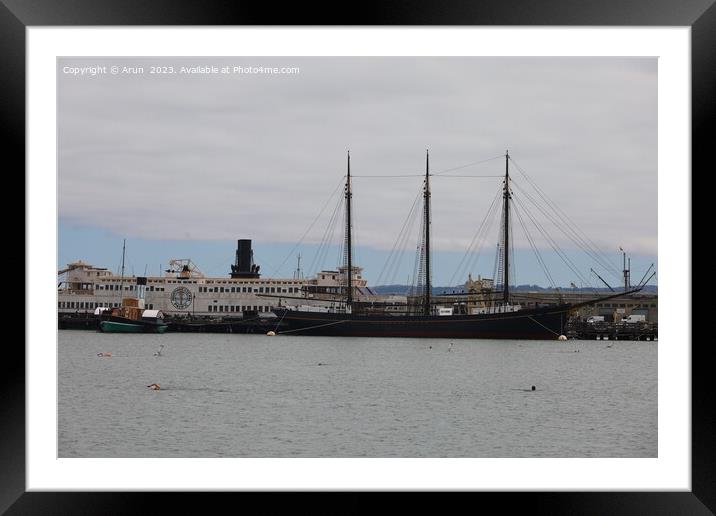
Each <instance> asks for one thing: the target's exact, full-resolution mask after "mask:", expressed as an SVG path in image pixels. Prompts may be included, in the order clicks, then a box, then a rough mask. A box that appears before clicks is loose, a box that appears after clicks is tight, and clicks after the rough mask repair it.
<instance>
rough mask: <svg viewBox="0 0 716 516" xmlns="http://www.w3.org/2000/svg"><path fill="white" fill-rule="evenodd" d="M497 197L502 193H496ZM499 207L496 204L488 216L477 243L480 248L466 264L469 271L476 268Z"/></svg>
mask: <svg viewBox="0 0 716 516" xmlns="http://www.w3.org/2000/svg"><path fill="white" fill-rule="evenodd" d="M500 190H501V189H500ZM497 195H498V199H499V198H501V197H502V192H501V191H498V194H497ZM499 206H500V205H499V203H496V204H495V207H494V209H493V210H492V214H491V215H490V217H489V219H488V222H487V226H485V229H484V230H483V234H482V237H481V239H480V241H479V242H478V244H479V245H480V246H481V247H480V248H479V250H478V252H477V253H476V254H475V256H474V257H473V259H472V260H470V262H469V263H468V264H467V268H468V269H469V270H474V269H476V268H477V263H478V260H479V259H480V256H481V255H482V249H483V248H484V246H485V242H486V241H487V237H488V235H489V234H490V232H491V231H492V227H493V225H494V223H495V220H496V217H495V213H496V212H497V210H498V209H499ZM463 274H464V273H463Z"/></svg>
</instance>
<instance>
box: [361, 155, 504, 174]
mask: <svg viewBox="0 0 716 516" xmlns="http://www.w3.org/2000/svg"><path fill="white" fill-rule="evenodd" d="M504 157H505V155H504V154H501V155H499V156H494V157H492V158H488V159H483V160H480V161H474V162H472V163H467V164H465V165H460V166H458V167H453V168H448V169H445V170H441V171H440V172H433V173H431V174H430V176H437V175H440V174H444V173H446V172H452V171H453V170H460V169H462V168H467V167H472V166H474V165H479V164H481V163H487V162H488V161H493V160H496V159H500V158H504ZM351 177H377V178H383V177H425V174H424V173H422V174H392V175H387V176H383V175H378V174H375V175H372V174H358V175H353V174H351ZM451 177H459V176H451ZM464 177H504V176H464Z"/></svg>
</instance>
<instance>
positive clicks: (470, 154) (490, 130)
mask: <svg viewBox="0 0 716 516" xmlns="http://www.w3.org/2000/svg"><path fill="white" fill-rule="evenodd" d="M127 63H130V64H142V65H144V66H145V69H148V68H149V66H151V65H152V64H155V65H156V64H161V65H169V66H174V67H175V68H178V67H179V66H181V65H196V64H202V65H208V64H216V65H217V66H221V65H224V64H231V65H239V66H247V65H258V64H259V63H260V64H262V65H271V66H279V67H280V66H298V67H300V74H298V75H279V76H276V75H229V76H215V75H200V76H186V75H177V74H174V75H159V76H157V75H151V74H148V73H145V74H142V75H120V76H111V75H105V76H93V77H75V76H69V75H66V74H63V73H61V72H60V71H61V70H62V67H63V66H66V65H73V66H74V65H79V66H82V65H87V64H103V65H107V66H110V65H112V64H120V65H122V64H127ZM58 74H59V82H58V85H59V87H58V128H59V166H58V174H59V176H58V178H59V181H58V184H59V215H60V216H61V217H62V218H63V219H64V220H67V221H69V222H70V223H73V224H78V225H88V226H94V227H98V228H100V229H107V230H110V231H113V232H116V233H118V234H122V235H126V236H129V237H138V238H144V239H160V240H161V239H179V240H181V239H192V240H202V239H206V240H222V239H223V240H233V239H235V238H236V237H237V235H252V236H253V237H254V238H261V239H262V240H264V241H272V242H283V243H294V242H297V241H298V239H299V238H300V237H301V235H303V234H304V232H305V231H306V228H308V226H309V225H310V224H311V222H312V221H313V220H314V218H315V217H316V215H317V214H318V212H319V210H320V209H321V208H322V207H323V205H324V204H325V203H329V204H330V206H329V207H328V208H327V209H326V211H325V212H324V220H322V221H321V222H322V223H325V222H326V221H327V217H328V216H329V215H330V212H331V210H332V207H333V203H334V200H330V199H329V197H330V194H331V192H333V191H334V190H335V189H336V187H337V186H338V187H339V186H340V182H341V178H342V176H343V175H344V174H345V161H346V156H345V153H346V150H348V149H350V150H351V156H352V171H353V173H354V174H356V175H358V176H360V175H386V176H387V175H399V174H413V173H414V174H421V173H423V172H424V167H425V161H424V160H425V149H426V148H430V153H431V168H432V169H433V170H434V171H440V170H445V169H448V168H452V167H457V166H460V165H462V164H465V163H470V162H474V161H478V160H481V159H484V158H489V157H493V156H497V155H500V154H502V153H504V151H505V150H506V149H508V148H509V150H510V153H511V155H512V157H513V158H514V160H515V162H516V163H517V164H518V165H519V167H520V168H521V169H522V170H524V171H525V172H526V173H527V174H528V175H529V177H530V179H532V180H533V181H534V182H536V183H537V184H539V186H540V187H541V189H542V190H543V192H544V193H546V194H547V195H548V196H549V198H550V199H551V200H552V201H554V202H555V203H557V204H558V205H559V206H560V209H561V210H562V211H563V212H564V213H565V214H566V215H567V216H568V217H569V219H570V220H571V221H573V222H574V223H575V224H576V225H577V226H578V227H580V228H581V229H582V230H583V231H584V233H585V234H586V235H589V237H590V238H591V239H592V240H593V241H594V242H596V243H597V244H599V245H601V246H606V247H609V248H611V247H614V246H617V245H624V244H626V245H629V246H630V250H631V251H633V252H640V253H645V254H654V255H655V254H656V250H657V205H656V199H657V196H656V194H657V168H656V164H657V153H656V151H657V125H656V121H657V111H656V108H657V90H656V79H657V63H656V59H654V58H499V59H498V58H305V57H301V58H299V57H291V58H265V57H262V58H243V57H242V58H161V59H159V58H156V59H155V58H106V59H102V58H66V59H60V60H59V62H58ZM460 173H465V174H483V175H498V176H499V175H501V174H503V173H504V161H503V160H494V161H492V162H488V163H484V164H481V165H477V166H475V167H468V168H466V169H463V170H461V171H460ZM456 174H457V172H456ZM512 177H513V179H514V181H515V183H517V184H520V185H524V187H525V188H526V185H527V183H526V182H525V179H524V177H522V174H521V172H520V171H519V169H516V168H515V169H513V171H512ZM500 182H501V178H499V177H496V178H483V179H467V178H452V179H448V178H445V177H441V178H437V177H436V178H435V179H434V181H433V196H432V199H433V224H434V225H433V234H434V235H435V238H434V249H435V250H436V251H437V250H444V251H459V250H462V249H464V247H461V246H465V245H467V244H468V243H469V241H470V240H471V239H472V237H473V235H474V233H475V231H476V230H477V227H478V226H479V224H480V222H481V221H482V219H483V218H484V216H485V212H486V211H487V207H488V206H489V203H490V202H491V200H492V198H493V197H494V195H495V193H496V192H497V191H498V190H499V188H500V184H501V183H500ZM421 183H422V178H421V177H418V176H416V177H414V178H392V179H374V178H367V177H365V178H360V177H357V178H356V179H355V181H354V201H355V208H356V218H355V226H356V233H357V235H358V237H359V238H360V243H361V244H362V245H365V246H369V247H374V248H376V249H390V248H391V246H392V245H393V243H394V241H395V239H396V238H397V235H398V233H399V231H400V228H401V226H402V224H403V222H404V220H405V216H406V214H407V212H408V210H409V208H410V206H411V204H412V202H413V199H414V198H415V195H416V193H418V192H419V190H420V188H421ZM340 191H341V190H340V187H339V188H338V192H340ZM516 195H520V193H519V192H516ZM533 195H534V192H533ZM523 202H525V203H528V201H527V200H526V199H524V198H523ZM533 209H535V210H536V208H533ZM535 213H538V212H537V211H535ZM545 227H549V224H548V223H545ZM323 229H324V226H323V225H322V224H318V223H317V224H316V227H315V228H314V231H313V232H312V233H311V234H310V235H308V236H307V241H309V242H314V243H315V242H318V241H320V239H321V236H322V232H323ZM416 231H417V226H416ZM495 232H496V230H495ZM553 233H554V236H555V238H557V239H558V240H559V241H560V243H561V245H564V246H567V247H569V246H570V245H571V244H570V241H569V239H567V238H565V237H564V236H562V235H561V234H560V233H559V232H558V231H553ZM520 235H521V232H520V231H519V228H516V229H515V239H516V245H519V246H522V247H526V246H527V242H526V240H524V238H523V237H522V236H520Z"/></svg>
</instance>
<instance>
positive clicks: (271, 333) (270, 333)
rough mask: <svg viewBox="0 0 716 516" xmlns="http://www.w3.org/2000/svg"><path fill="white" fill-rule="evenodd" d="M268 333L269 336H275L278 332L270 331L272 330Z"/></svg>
mask: <svg viewBox="0 0 716 516" xmlns="http://www.w3.org/2000/svg"><path fill="white" fill-rule="evenodd" d="M266 335H268V336H269V337H274V336H275V335H276V332H275V331H270V332H268V333H267V334H266Z"/></svg>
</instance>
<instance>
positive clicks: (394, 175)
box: [351, 174, 425, 179]
mask: <svg viewBox="0 0 716 516" xmlns="http://www.w3.org/2000/svg"><path fill="white" fill-rule="evenodd" d="M354 177H373V178H376V177H377V178H379V179H382V178H384V177H425V174H393V175H387V176H382V175H363V174H361V175H353V174H351V179H352V178H354Z"/></svg>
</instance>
